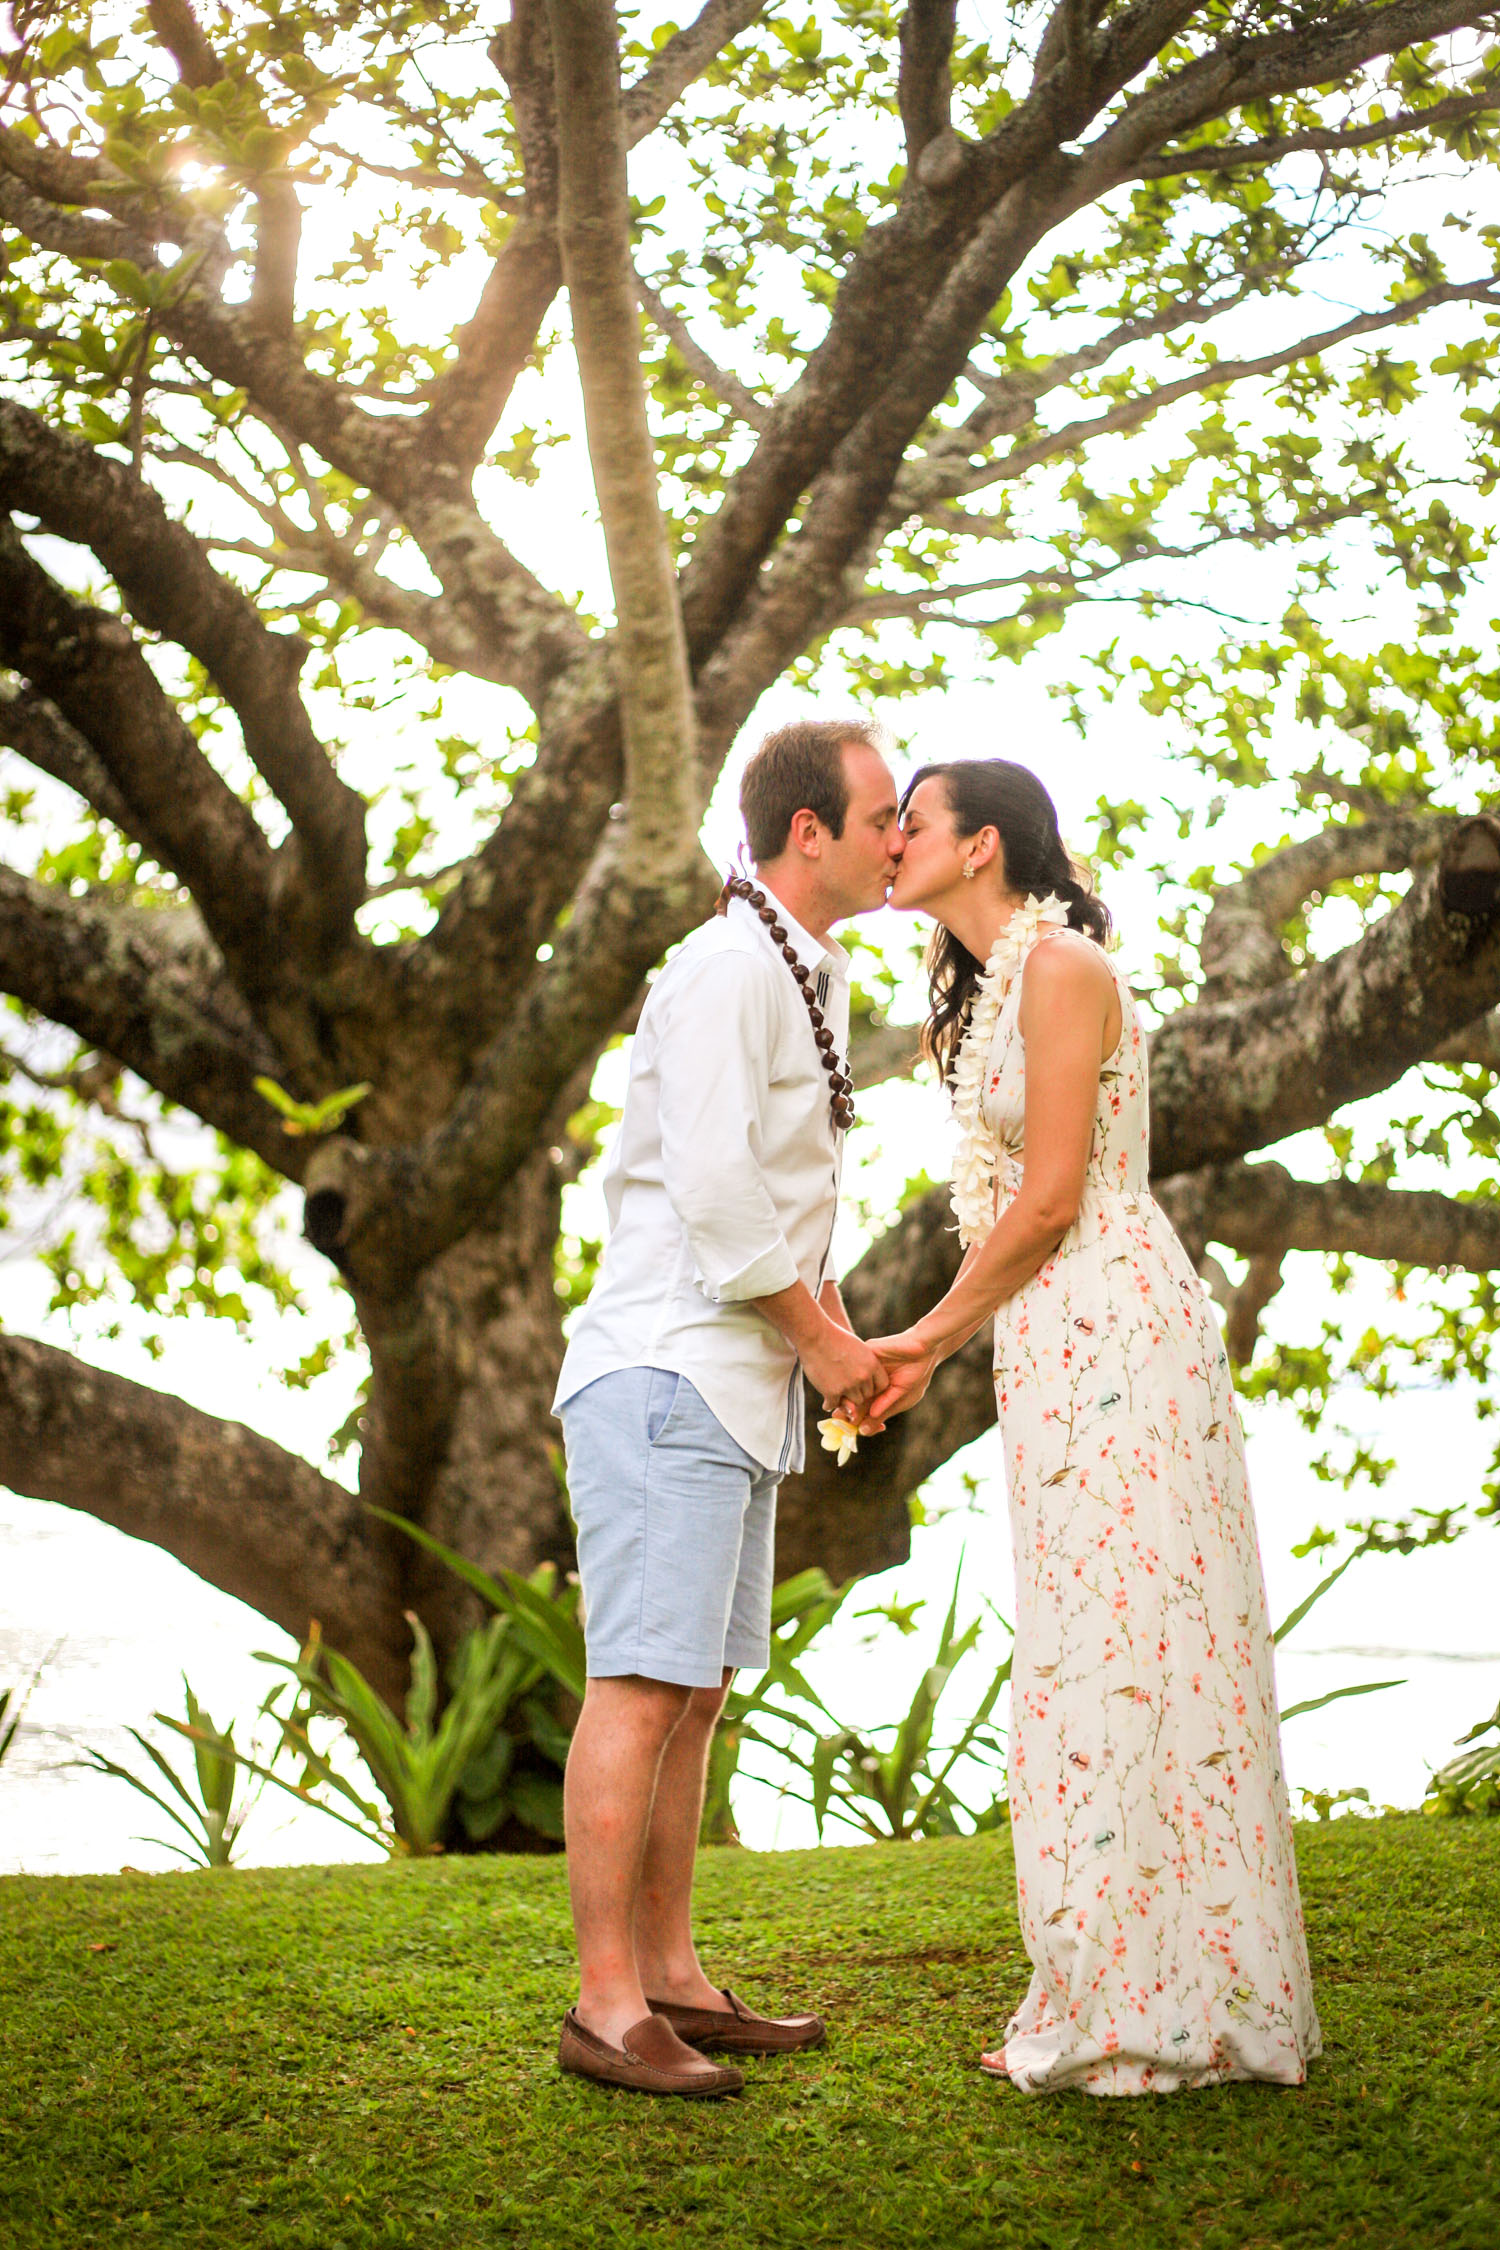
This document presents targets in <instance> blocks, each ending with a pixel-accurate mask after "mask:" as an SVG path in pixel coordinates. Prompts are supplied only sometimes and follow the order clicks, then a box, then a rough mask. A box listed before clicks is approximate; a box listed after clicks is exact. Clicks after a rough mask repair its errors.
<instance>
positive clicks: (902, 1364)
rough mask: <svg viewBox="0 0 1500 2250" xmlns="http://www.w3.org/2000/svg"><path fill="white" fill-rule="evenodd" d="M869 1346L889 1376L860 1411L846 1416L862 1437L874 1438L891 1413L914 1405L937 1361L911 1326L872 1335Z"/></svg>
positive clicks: (926, 1343) (935, 1355) (928, 1346)
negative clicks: (897, 1334) (876, 1335)
mask: <svg viewBox="0 0 1500 2250" xmlns="http://www.w3.org/2000/svg"><path fill="white" fill-rule="evenodd" d="M870 1349H871V1351H872V1352H874V1354H875V1357H876V1358H877V1359H878V1360H880V1361H881V1362H882V1364H883V1365H884V1367H885V1369H886V1373H887V1376H888V1378H889V1379H888V1381H887V1383H886V1385H885V1388H884V1389H883V1390H880V1391H878V1392H877V1393H876V1395H875V1397H874V1398H873V1399H871V1401H870V1403H869V1404H868V1406H866V1407H865V1408H864V1409H863V1411H862V1412H861V1413H859V1414H857V1415H851V1416H850V1417H849V1419H851V1420H853V1421H856V1422H857V1423H858V1426H859V1434H860V1436H861V1437H873V1436H874V1435H875V1434H876V1432H877V1431H880V1430H883V1429H884V1428H885V1425H886V1423H887V1422H888V1421H889V1419H890V1417H891V1416H892V1415H893V1414H904V1413H905V1412H906V1410H907V1408H908V1407H912V1406H915V1405H916V1403H917V1401H918V1399H919V1398H921V1397H922V1396H923V1394H924V1393H925V1391H926V1389H927V1386H928V1384H929V1383H930V1382H931V1381H932V1376H933V1370H934V1368H935V1367H936V1366H937V1364H938V1355H937V1352H936V1349H935V1348H934V1347H933V1346H932V1345H931V1344H929V1343H928V1342H927V1341H926V1340H925V1338H923V1337H922V1336H919V1335H918V1333H917V1331H916V1330H915V1329H914V1328H908V1329H905V1330H903V1331H902V1333H901V1334H900V1335H899V1336H879V1337H872V1338H871V1339H870ZM841 1404H842V1402H841Z"/></svg>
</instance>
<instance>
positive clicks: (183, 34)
mask: <svg viewBox="0 0 1500 2250" xmlns="http://www.w3.org/2000/svg"><path fill="white" fill-rule="evenodd" d="M146 14H147V16H148V17H149V18H150V22H151V28H152V30H153V31H154V32H155V33H156V36H157V38H158V39H159V40H160V41H161V43H162V45H163V46H164V47H165V48H166V50H167V52H168V54H169V55H170V56H171V57H172V60H173V62H175V63H176V65H177V75H178V77H179V78H180V79H181V80H182V83H183V85H184V86H193V87H196V88H200V89H201V88H202V87H205V86H215V85H217V84H218V82H219V80H220V79H221V78H222V77H223V75H224V72H223V66H222V65H221V63H220V61H219V58H218V56H217V55H216V54H215V53H214V51H213V49H212V47H211V46H210V45H209V43H208V41H207V39H206V38H205V37H204V35H203V29H202V26H201V25H200V24H199V22H198V19H197V17H196V16H195V15H194V14H193V11H192V9H191V8H190V7H189V5H188V0H146Z"/></svg>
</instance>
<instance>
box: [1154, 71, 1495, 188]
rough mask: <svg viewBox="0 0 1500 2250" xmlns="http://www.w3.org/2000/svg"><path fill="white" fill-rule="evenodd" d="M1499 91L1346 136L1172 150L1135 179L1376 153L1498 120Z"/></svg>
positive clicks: (1310, 135) (1294, 136)
mask: <svg viewBox="0 0 1500 2250" xmlns="http://www.w3.org/2000/svg"><path fill="white" fill-rule="evenodd" d="M1488 75H1489V74H1487V76H1488ZM1496 91H1497V89H1496V86H1495V85H1494V83H1493V82H1491V83H1488V84H1487V85H1486V86H1485V88H1484V90H1483V91H1482V92H1480V93H1474V94H1454V95H1452V96H1450V98H1449V99H1448V100H1447V101H1441V102H1430V103H1429V104H1428V105H1427V107H1426V108H1425V109H1408V110H1401V111H1398V113H1397V114H1396V116H1394V117H1383V118H1381V119H1380V120H1379V121H1378V122H1377V123H1375V124H1373V125H1351V126H1349V127H1347V128H1346V129H1345V130H1343V131H1331V132H1306V133H1286V134H1283V135H1282V136H1281V138H1280V139H1274V138H1273V139H1269V140H1260V141H1214V142H1210V143H1208V144H1207V145H1206V146H1203V147H1195V148H1184V149H1174V150H1169V151H1168V153H1167V154H1166V155H1164V156H1151V157H1147V159H1146V160H1145V162H1144V163H1143V164H1141V165H1139V166H1138V167H1137V169H1136V172H1135V175H1134V176H1135V178H1136V179H1138V180H1170V179H1177V178H1180V177H1181V176H1182V175H1183V174H1184V173H1187V172H1192V173H1203V174H1207V173H1212V172H1238V171H1242V170H1256V171H1259V170H1263V169H1265V168H1266V167H1267V166H1269V165H1272V164H1279V163H1281V162H1282V160H1283V159H1284V158H1286V157H1288V156H1307V155H1318V156H1326V155H1332V154H1334V153H1335V152H1336V151H1337V150H1339V149H1346V148H1347V149H1358V148H1373V147H1377V146H1378V145H1379V144H1380V143H1381V142H1382V141H1392V140H1399V139H1400V138H1401V137H1402V135H1403V134H1407V133H1425V132H1426V131H1427V130H1428V129H1429V128H1430V127H1431V126H1434V125H1456V124H1465V123H1471V122H1473V121H1475V120H1477V119H1479V118H1481V117H1494V116H1495V115H1496V113H1497V105H1496Z"/></svg>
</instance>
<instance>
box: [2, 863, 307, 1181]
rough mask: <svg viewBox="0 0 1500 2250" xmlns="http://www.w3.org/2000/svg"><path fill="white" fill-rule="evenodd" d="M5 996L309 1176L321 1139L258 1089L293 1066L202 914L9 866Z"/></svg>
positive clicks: (268, 1157)
mask: <svg viewBox="0 0 1500 2250" xmlns="http://www.w3.org/2000/svg"><path fill="white" fill-rule="evenodd" d="M0 991H4V992H8V993H10V994H12V995H13V997H14V998H16V999H17V1000H20V1001H22V1002H23V1003H24V1004H25V1006H27V1007H28V1008H34V1009H36V1011H37V1013H38V1014H39V1015H43V1016H45V1017H47V1018H48V1020H49V1021H50V1022H52V1023H57V1024H62V1025H64V1026H65V1027H66V1028H67V1029H68V1030H69V1031H73V1032H76V1033H77V1035H78V1037H79V1038H80V1039H83V1040H85V1041H87V1043H88V1045H89V1046H91V1047H97V1048H100V1049H102V1051H103V1052H104V1053H106V1054H110V1055H114V1056H116V1057H117V1058H118V1060H119V1061H120V1062H122V1063H124V1064H125V1065H126V1066H127V1067H128V1068H129V1069H131V1070H133V1071H134V1072H135V1074H136V1076H137V1078H141V1079H144V1081H145V1082H146V1084H147V1085H148V1086H153V1087H155V1089H156V1091H157V1093H159V1094H160V1095H161V1096H162V1097H163V1099H164V1100H166V1101H169V1102H176V1103H178V1104H179V1105H180V1106H181V1107H182V1108H183V1109H186V1110H189V1111H191V1112H192V1113H193V1114H194V1115H195V1116H197V1117H201V1118H202V1119H203V1121H204V1123H205V1124H207V1125H212V1126H214V1127H216V1128H217V1130H218V1131H219V1132H221V1133H224V1134H226V1135H227V1136H228V1138H229V1139H230V1140H232V1141H236V1142H238V1143H239V1144H240V1145H241V1146H242V1147H244V1148H250V1149H253V1150H254V1151H255V1153H256V1155H257V1156H259V1157H261V1158H263V1160H264V1161H265V1162H266V1163H267V1164H269V1165H270V1166H271V1167H272V1169H273V1170H275V1171H277V1172H281V1173H283V1174H284V1175H285V1176H286V1177H287V1178H288V1179H299V1178H300V1177H301V1175H302V1171H303V1168H304V1166H305V1165H306V1162H307V1156H308V1150H309V1147H310V1145H311V1144H310V1143H309V1142H307V1141H305V1140H298V1139H293V1138H291V1137H290V1136H289V1135H287V1134H285V1133H283V1132H282V1130H281V1121H280V1119H279V1118H278V1116H277V1115H276V1113H275V1112H274V1111H273V1110H272V1109H271V1108H270V1107H269V1105H268V1104H267V1103H266V1102H265V1101H264V1100H263V1099H262V1097H261V1096H260V1095H259V1094H258V1093H257V1092H256V1090H255V1079H256V1077H257V1076H263V1077H269V1078H276V1079H281V1078H282V1077H283V1076H284V1075H285V1064H284V1062H283V1060H282V1058H281V1057H280V1056H279V1055H278V1053H277V1051H276V1049H275V1048H274V1047H273V1046H272V1045H271V1044H270V1042H269V1041H268V1040H267V1039H266V1037H265V1035H264V1034H263V1033H262V1032H261V1030H260V1029H259V1027H258V1026H257V1025H256V1024H255V1023H254V1022H253V1021H252V1019H251V1017H250V1015H249V1014H248V1012H247V1010H246V1008H245V1005H244V1003H243V1001H242V1000H241V999H240V997H239V994H238V993H237V992H236V991H235V990H234V988H233V986H231V985H230V983H229V981H228V979H227V978H226V977H225V975H224V971H223V964H222V963H221V961H220V960H219V957H218V955H217V953H216V952H215V951H214V949H213V947H212V946H211V945H210V944H209V943H208V941H207V939H206V937H205V936H204V934H203V931H202V929H201V926H200V925H199V923H198V918H197V916H196V915H195V914H193V913H191V912H190V911H188V910H186V909H181V908H173V907H170V906H168V905H166V904H164V903H163V904H154V905H152V906H151V907H149V908H143V907H134V906H129V905H125V904H121V903H117V902H116V901H115V900H114V899H112V898H111V897H109V896H108V895H106V894H100V893H95V894H94V895H93V896H92V897H90V898H86V899H78V898H71V897H70V896H69V895H68V893H67V892H66V891H64V890H62V889H60V888H58V887H57V886H55V885H53V884H50V883H37V882H33V881H32V879H31V878H30V877H29V876H26V875H20V874H17V873H16V871H15V870H14V869H13V868H9V867H3V866H0Z"/></svg>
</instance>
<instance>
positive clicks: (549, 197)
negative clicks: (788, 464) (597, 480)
mask: <svg viewBox="0 0 1500 2250" xmlns="http://www.w3.org/2000/svg"><path fill="white" fill-rule="evenodd" d="M763 6H764V0H708V5H707V7H705V8H704V10H703V12H702V14H701V15H699V16H698V17H697V19H696V20H695V21H694V22H693V23H690V24H688V25H687V26H686V27H685V28H684V29H683V30H681V31H678V32H675V33H674V34H673V36H672V37H671V38H670V39H669V40H668V41H667V42H666V44H665V46H663V47H662V48H661V49H660V51H659V52H658V53H657V55H656V57H655V59H654V60H653V62H652V64H651V66H650V68H649V69H648V70H647V71H646V72H644V74H643V75H642V76H641V77H640V78H638V79H637V80H636V82H635V84H634V85H633V86H632V87H631V88H630V89H629V91H628V92H626V93H625V94H624V95H623V96H622V98H621V105H620V106H621V116H622V124H623V130H624V135H625V145H626V147H627V148H633V147H634V146H635V144H636V143H637V141H640V140H643V139H644V138H645V136H646V135H647V134H648V133H650V132H651V131H653V130H654V128H655V127H656V126H657V125H659V124H660V123H661V120H662V118H663V117H664V116H665V115H666V113H667V111H668V110H669V109H670V108H671V107H672V104H673V103H674V102H675V101H676V100H677V99H678V97H679V95H680V94H682V93H683V91H684V90H685V89H686V88H687V87H688V86H689V85H691V84H692V83H693V81H694V80H695V79H697V78H698V77H700V76H701V75H702V73H703V71H704V70H706V69H707V67H708V65H709V63H710V62H711V61H712V60H713V58H714V56H715V55H716V54H717V53H718V52H719V50H720V49H721V48H722V47H723V46H724V45H725V44H726V43H727V42H728V41H729V40H730V39H732V38H734V37H735V36H736V34H737V33H739V32H741V31H743V30H744V28H745V26H746V25H747V24H748V23H751V22H753V21H754V19H755V17H756V16H757V15H759V14H760V12H761V9H762V7H763ZM490 54H491V58H492V59H493V61H494V62H495V64H496V67H497V68H498V69H499V70H500V72H501V74H502V76H503V77H504V79H505V82H506V84H507V86H508V87H509V88H510V94H511V109H512V114H513V116H514V118H515V121H516V131H517V136H518V138H519V140H520V144H521V159H522V163H523V166H524V168H525V182H526V192H525V201H524V208H523V210H522V211H521V214H520V216H519V217H518V218H517V220H516V223H515V225H514V226H513V228H512V229H511V232H510V234H509V236H508V237H507V238H506V242H505V245H504V247H503V248H502V250H501V252H500V254H499V256H498V258H497V259H496V260H495V263H494V265H493V266H492V267H491V268H490V271H489V274H488V276H487V277H486V280H485V284H484V288H483V290H482V291H481V293H480V299H479V304H478V306H477V307H476V309H475V312H474V317H473V319H472V320H470V321H469V322H468V323H467V324H466V325H465V327H463V328H462V329H461V330H460V331H459V335H458V348H457V351H456V353H455V356H454V359H453V363H452V365H451V366H450V367H448V368H447V369H446V370H445V372H444V373H443V374H442V375H441V376H440V377H439V378H438V380H437V381H436V382H435V383H433V384H432V385H431V386H430V388H429V391H428V396H429V398H430V399H431V401H432V405H431V409H430V411H429V413H428V414H427V415H426V417H425V418H424V420H423V424H422V446H423V449H424V451H426V452H427V453H428V454H430V455H431V456H432V457H434V458H441V459H444V460H448V461H451V462H452V463H454V464H455V465H456V466H458V467H460V468H465V469H468V470H472V469H473V468H474V467H475V466H476V465H477V464H478V462H479V461H480V460H481V458H482V457H483V454H484V449H485V446H486V445H487V444H488V443H489V439H490V434H491V432H492V431H493V430H494V427H495V425H496V423H497V422H498V421H499V419H500V416H501V415H502V414H503V413H504V411H505V405H506V401H507V400H508V399H509V397H510V394H511V391H512V389H513V388H514V386H515V382H516V378H517V376H518V375H519V374H520V372H521V370H522V368H523V367H524V366H525V365H526V362H527V360H528V358H529V357H530V355H531V353H532V352H533V351H534V350H535V348H536V340H537V336H538V333H539V331H540V329H541V325H542V322H543V320H544V319H545V318H546V315H547V310H548V307H549V306H550V305H551V303H552V300H553V298H554V297H555V296H556V295H557V291H558V287H559V285H560V283H561V280H562V265H561V261H560V258H559V255H558V243H557V115H556V107H555V101H554V96H553V73H554V65H553V61H552V47H551V36H550V31H549V28H548V22H547V8H546V0H515V6H514V9H513V12H512V16H511V20H510V22H509V23H508V24H506V25H504V26H502V28H501V30H500V31H499V32H498V33H497V34H496V36H495V39H494V42H493V44H492V45H491V48H490ZM723 395H725V396H727V395H728V394H727V393H725V394H723ZM746 419H747V420H753V419H754V417H753V416H749V415H747V416H746Z"/></svg>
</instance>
